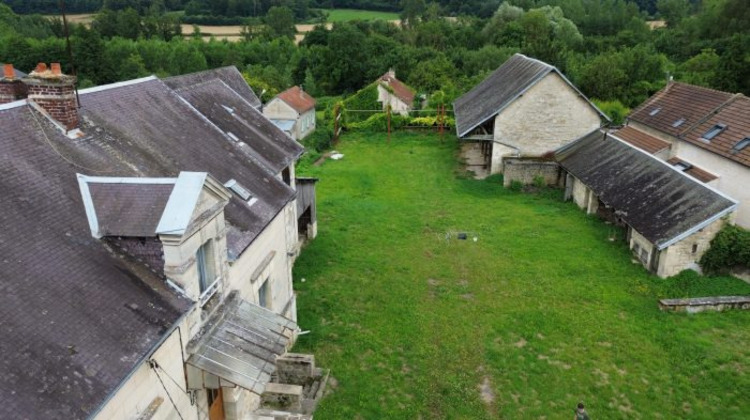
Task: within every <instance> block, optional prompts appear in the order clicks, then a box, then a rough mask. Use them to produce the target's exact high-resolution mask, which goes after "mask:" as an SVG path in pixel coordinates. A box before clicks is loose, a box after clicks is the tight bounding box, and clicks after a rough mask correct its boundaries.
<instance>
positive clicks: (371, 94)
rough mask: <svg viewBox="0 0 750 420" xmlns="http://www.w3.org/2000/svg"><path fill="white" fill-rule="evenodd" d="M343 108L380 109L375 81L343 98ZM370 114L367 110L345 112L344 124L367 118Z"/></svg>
mask: <svg viewBox="0 0 750 420" xmlns="http://www.w3.org/2000/svg"><path fill="white" fill-rule="evenodd" d="M342 105H343V109H345V110H346V109H353V110H380V109H382V108H383V106H382V105H381V104H380V102H378V85H377V83H371V84H369V85H368V86H366V87H364V88H362V89H360V90H359V91H358V92H357V93H355V94H354V95H352V96H350V97H348V98H346V99H344V102H343V104H342ZM371 115H372V114H369V113H367V112H346V113H345V114H344V117H345V118H346V121H345V122H344V124H345V125H347V126H348V125H349V124H350V123H357V122H361V121H364V120H367V119H368V117H370V116H371Z"/></svg>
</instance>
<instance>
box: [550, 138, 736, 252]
mask: <svg viewBox="0 0 750 420" xmlns="http://www.w3.org/2000/svg"><path fill="white" fill-rule="evenodd" d="M556 159H557V161H558V162H559V163H560V165H561V166H562V167H563V168H565V170H567V171H568V172H569V173H571V174H572V175H573V176H575V177H576V178H578V179H579V180H581V182H583V183H584V184H585V185H587V186H588V187H589V188H591V189H592V190H593V191H594V193H595V194H596V195H597V196H598V197H599V199H600V200H601V201H602V202H603V203H604V204H605V205H607V206H609V207H611V208H613V209H614V210H615V211H616V213H617V214H618V215H619V216H620V217H621V218H622V219H623V220H625V222H626V223H627V224H628V225H630V226H631V227H632V228H633V229H635V230H636V231H638V232H639V233H640V234H642V235H643V236H644V237H646V239H648V240H649V241H651V242H652V243H654V244H655V245H657V246H658V247H660V248H661V247H664V246H668V244H670V241H672V240H674V239H675V238H677V237H679V236H680V235H682V234H685V233H686V232H689V231H691V230H692V229H695V228H698V227H702V225H703V224H704V223H706V222H707V221H709V220H711V219H712V218H716V217H720V216H721V215H723V214H726V213H728V212H730V211H732V210H733V209H734V208H736V205H737V203H736V201H734V200H732V199H730V198H728V197H727V196H725V195H723V194H721V193H719V192H717V191H716V190H714V189H712V188H709V187H707V186H705V185H704V184H702V183H700V182H698V181H696V180H694V179H691V178H690V177H688V176H685V175H684V174H682V173H681V172H680V171H679V170H677V169H675V168H673V167H671V165H669V164H668V163H666V162H663V161H661V160H659V159H657V158H655V157H653V156H651V155H649V154H647V153H646V152H644V151H642V150H639V149H636V148H635V147H633V146H630V145H629V144H627V143H626V142H624V141H622V140H619V139H617V138H616V137H614V136H611V135H608V134H604V133H603V132H601V131H599V130H597V131H594V132H592V133H591V134H588V135H586V136H584V137H582V138H581V139H579V140H577V141H575V142H574V143H572V144H570V145H568V146H566V147H564V148H562V149H561V150H560V151H558V153H557V154H556Z"/></svg>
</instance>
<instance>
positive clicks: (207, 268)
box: [195, 240, 218, 306]
mask: <svg viewBox="0 0 750 420" xmlns="http://www.w3.org/2000/svg"><path fill="white" fill-rule="evenodd" d="M195 261H196V264H197V266H198V267H197V268H198V290H199V292H200V297H199V301H200V304H201V306H203V305H204V304H205V303H206V302H208V300H209V299H211V296H213V295H214V294H215V293H216V291H217V284H218V278H217V277H216V269H215V266H216V264H215V261H214V253H213V241H211V240H209V241H208V242H206V243H204V244H203V245H201V247H200V248H198V251H197V252H196V253H195Z"/></svg>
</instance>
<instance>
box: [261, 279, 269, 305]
mask: <svg viewBox="0 0 750 420" xmlns="http://www.w3.org/2000/svg"><path fill="white" fill-rule="evenodd" d="M269 281H270V279H266V281H264V282H263V284H261V285H260V289H258V305H260V306H261V307H263V308H270V306H271V302H270V301H269V299H268V298H269V296H268V283H269Z"/></svg>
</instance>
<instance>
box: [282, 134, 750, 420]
mask: <svg viewBox="0 0 750 420" xmlns="http://www.w3.org/2000/svg"><path fill="white" fill-rule="evenodd" d="M384 137H385V136H383V135H364V134H347V135H346V136H344V138H343V140H342V143H341V144H340V145H339V146H338V147H337V150H338V151H340V152H341V153H343V154H344V155H345V156H344V158H343V159H342V160H340V161H327V162H326V163H324V164H323V165H322V166H320V167H312V168H310V167H308V168H307V169H305V170H303V172H307V173H305V175H313V176H317V177H319V178H320V182H319V183H318V226H319V235H318V238H317V239H316V240H315V241H313V242H312V243H311V244H310V245H308V247H306V248H305V249H304V251H303V253H302V255H301V256H300V258H299V259H298V260H297V263H296V266H295V272H294V277H295V287H296V289H297V290H298V292H299V296H298V305H299V320H300V327H301V328H302V329H303V330H310V333H309V334H306V335H302V336H300V338H299V340H298V343H297V345H296V347H295V349H294V350H295V351H300V352H312V353H314V354H315V356H316V360H317V364H318V365H319V366H322V367H327V368H330V369H331V372H332V373H331V374H332V376H333V377H334V378H335V381H334V382H333V384H331V385H330V388H331V389H332V393H331V394H330V395H328V396H327V397H326V398H325V399H324V400H323V402H322V403H321V405H320V407H319V409H318V411H317V412H316V417H320V418H324V419H420V418H421V419H483V418H507V419H521V418H523V419H526V418H529V419H532V418H533V419H536V418H548V419H569V418H570V416H571V414H572V410H573V407H574V405H575V404H576V403H577V402H578V401H581V400H582V401H584V402H585V403H586V405H587V407H588V408H589V413H590V415H591V417H592V418H595V419H656V418H671V419H681V418H691V419H718V418H721V419H746V418H748V417H749V416H750V399H749V398H747V395H748V392H750V375H749V374H748V366H750V328H748V323H749V322H750V312H741V311H736V312H726V313H704V314H696V315H686V314H673V313H662V312H660V311H659V310H658V308H657V299H658V298H660V297H683V296H703V295H714V294H749V293H750V285H748V284H746V283H744V282H741V281H739V280H736V279H732V278H714V279H707V278H702V277H699V276H697V275H685V274H683V275H682V276H679V277H677V278H673V279H669V280H661V279H658V278H656V277H654V276H651V275H649V274H648V273H646V272H645V271H644V269H643V268H642V267H641V266H640V265H638V264H634V263H633V262H632V259H631V256H630V254H629V252H628V251H627V249H626V247H625V245H624V242H623V241H622V240H617V241H614V242H612V241H610V240H609V239H608V238H609V237H611V236H613V235H617V234H620V233H619V231H618V230H616V229H614V228H612V227H611V226H608V225H605V224H603V223H602V222H600V221H598V220H596V219H594V218H591V217H587V216H586V215H585V214H583V213H582V212H581V211H579V210H578V209H577V208H576V207H575V206H574V205H573V204H571V203H563V202H561V201H560V200H559V197H560V196H561V194H560V193H559V192H557V191H546V192H542V193H537V194H524V193H515V192H511V191H508V190H505V189H503V188H502V186H501V185H500V184H498V183H497V181H496V180H495V181H494V182H493V180H492V178H490V179H489V180H485V181H475V180H471V179H468V178H466V177H464V176H462V174H460V173H459V172H458V171H457V168H458V162H457V157H456V152H457V146H456V144H455V141H453V140H448V139H447V138H446V140H445V141H444V142H442V141H440V140H439V138H438V137H437V136H435V135H413V134H403V133H402V134H396V135H394V137H393V141H392V142H391V143H390V144H387V143H386V140H385V138H384ZM456 232H469V235H468V237H469V240H465V241H464V240H457V239H456V236H455V233H456ZM474 237H476V238H477V240H476V241H474V240H473V238H474ZM303 279H304V280H303Z"/></svg>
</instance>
